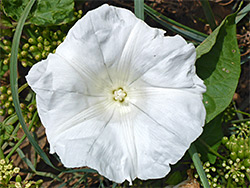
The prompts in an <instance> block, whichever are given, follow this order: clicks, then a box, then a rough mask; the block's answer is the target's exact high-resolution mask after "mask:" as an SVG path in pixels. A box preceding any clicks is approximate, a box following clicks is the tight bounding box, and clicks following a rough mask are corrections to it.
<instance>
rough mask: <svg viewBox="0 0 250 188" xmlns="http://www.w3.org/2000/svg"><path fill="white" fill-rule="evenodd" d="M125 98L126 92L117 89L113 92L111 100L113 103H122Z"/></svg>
mask: <svg viewBox="0 0 250 188" xmlns="http://www.w3.org/2000/svg"><path fill="white" fill-rule="evenodd" d="M126 97H127V92H126V91H124V90H123V88H121V87H119V88H118V89H115V90H113V99H114V101H118V102H124V100H125V98H126Z"/></svg>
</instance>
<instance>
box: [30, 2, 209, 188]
mask: <svg viewBox="0 0 250 188" xmlns="http://www.w3.org/2000/svg"><path fill="white" fill-rule="evenodd" d="M195 56H196V53H195V48H194V46H193V45H192V44H187V42H186V41H185V40H184V39H183V38H182V37H180V36H178V35H177V36H174V37H165V36H164V31H163V30H160V29H156V28H151V27H149V26H148V25H147V24H145V23H144V22H143V21H141V20H139V19H137V18H136V17H135V15H134V14H133V13H131V12H130V11H128V10H126V9H122V8H117V7H113V6H108V5H103V6H101V7H100V8H97V9H95V10H93V11H90V12H88V13H87V14H86V15H85V16H84V17H83V18H82V19H80V20H79V21H78V22H77V23H76V24H75V25H74V26H73V27H72V29H71V30H70V31H69V33H68V35H67V37H66V39H65V41H64V42H63V43H62V44H61V45H60V46H59V47H58V48H57V49H56V53H55V54H50V55H49V56H48V58H47V59H46V60H43V61H41V62H39V63H37V64H36V65H34V66H33V67H32V68H31V70H30V72H29V74H28V76H27V81H28V83H29V85H30V86H31V88H32V89H33V90H34V91H35V92H36V94H37V96H36V98H37V107H38V112H39V116H40V118H41V121H42V123H43V125H44V126H45V128H46V134H47V137H48V141H49V143H50V147H51V153H54V152H56V153H57V154H58V155H59V157H60V159H61V161H62V163H63V164H64V166H66V167H82V166H88V167H91V168H93V169H96V170H97V171H98V172H99V173H100V174H101V175H104V176H105V177H107V178H109V179H110V180H113V181H115V182H118V183H121V182H123V181H125V180H128V181H129V182H130V183H131V182H132V180H134V179H135V178H136V177H138V178H140V179H150V178H160V177H164V176H165V175H166V174H167V173H168V172H169V171H170V166H169V165H170V164H174V163H176V162H177V161H178V160H179V159H180V158H181V157H182V156H183V155H184V153H185V151H186V150H187V149H188V148H189V146H190V144H191V142H193V141H194V140H195V139H196V138H197V137H198V136H199V135H200V134H201V132H202V126H203V124H204V120H205V109H204V106H203V103H202V93H203V92H205V86H204V84H203V82H202V80H200V79H199V78H198V76H197V75H196V73H195V66H194V63H195V58H196V57H195Z"/></svg>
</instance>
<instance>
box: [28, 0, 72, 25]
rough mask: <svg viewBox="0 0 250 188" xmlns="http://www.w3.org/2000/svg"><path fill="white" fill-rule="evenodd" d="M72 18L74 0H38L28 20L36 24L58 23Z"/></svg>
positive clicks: (66, 21)
mask: <svg viewBox="0 0 250 188" xmlns="http://www.w3.org/2000/svg"><path fill="white" fill-rule="evenodd" d="M73 19H74V0H53V1H51V0H39V1H38V4H37V8H36V10H35V11H34V15H33V17H32V18H31V19H30V22H31V23H33V24H36V25H43V26H48V25H58V24H62V23H68V22H70V21H73Z"/></svg>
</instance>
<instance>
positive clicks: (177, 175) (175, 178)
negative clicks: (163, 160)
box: [166, 171, 183, 185]
mask: <svg viewBox="0 0 250 188" xmlns="http://www.w3.org/2000/svg"><path fill="white" fill-rule="evenodd" d="M182 180H183V175H182V174H181V172H180V171H175V172H173V173H171V174H169V175H168V178H167V180H166V183H167V184H169V185H176V184H178V183H180V182H181V181H182Z"/></svg>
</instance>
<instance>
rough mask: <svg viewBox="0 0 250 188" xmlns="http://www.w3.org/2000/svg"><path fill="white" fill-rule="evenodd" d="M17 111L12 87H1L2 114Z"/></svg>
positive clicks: (0, 113)
mask: <svg viewBox="0 0 250 188" xmlns="http://www.w3.org/2000/svg"><path fill="white" fill-rule="evenodd" d="M14 112H15V110H14V103H13V98H12V95H11V89H10V87H6V86H1V87H0V116H4V115H7V114H8V115H11V114H13V113H14Z"/></svg>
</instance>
